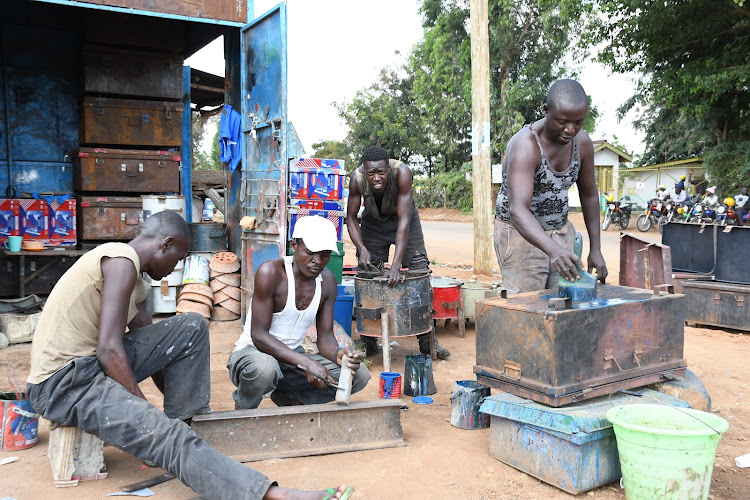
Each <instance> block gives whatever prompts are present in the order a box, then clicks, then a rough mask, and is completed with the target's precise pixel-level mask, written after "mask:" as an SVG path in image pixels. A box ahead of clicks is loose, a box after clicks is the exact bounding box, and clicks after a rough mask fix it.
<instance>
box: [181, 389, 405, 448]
mask: <svg viewBox="0 0 750 500" xmlns="http://www.w3.org/2000/svg"><path fill="white" fill-rule="evenodd" d="M402 404H403V401H401V400H400V399H383V400H375V401H365V402H353V403H350V404H349V406H339V405H335V404H320V405H304V406H287V407H280V408H268V409H258V410H235V411H223V412H215V413H211V414H209V415H198V416H196V417H194V418H193V424H192V427H193V430H194V431H195V432H196V433H197V434H198V435H199V436H200V437H202V438H203V439H205V440H206V441H208V444H210V445H211V446H213V447H214V448H216V449H217V450H219V451H221V452H222V453H224V454H225V455H228V456H230V457H232V458H234V459H235V460H239V461H240V462H252V461H256V460H267V459H270V458H291V457H304V456H311V455H325V454H328V453H341V452H346V451H359V450H374V449H379V448H393V447H396V446H405V443H404V440H403V431H402V428H401V410H400V407H401V405H402Z"/></svg>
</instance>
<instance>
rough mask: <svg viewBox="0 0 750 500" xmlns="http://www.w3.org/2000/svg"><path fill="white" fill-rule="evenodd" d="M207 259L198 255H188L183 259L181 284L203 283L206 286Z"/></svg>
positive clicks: (207, 273)
mask: <svg viewBox="0 0 750 500" xmlns="http://www.w3.org/2000/svg"><path fill="white" fill-rule="evenodd" d="M208 276H209V269H208V259H206V258H205V257H201V256H200V255H188V257H187V259H185V272H184V274H183V280H182V282H183V283H203V284H204V285H208Z"/></svg>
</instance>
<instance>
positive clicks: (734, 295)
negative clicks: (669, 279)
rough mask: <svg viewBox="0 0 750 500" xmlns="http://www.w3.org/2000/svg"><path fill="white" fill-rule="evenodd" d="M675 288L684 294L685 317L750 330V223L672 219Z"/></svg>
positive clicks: (667, 239)
mask: <svg viewBox="0 0 750 500" xmlns="http://www.w3.org/2000/svg"><path fill="white" fill-rule="evenodd" d="M662 242H663V243H664V244H666V245H669V246H670V247H671V248H672V270H673V276H674V281H675V288H678V289H680V290H681V291H682V293H684V294H685V299H686V300H685V321H686V322H687V323H688V324H689V325H711V326H718V327H722V328H731V329H734V330H744V331H750V320H748V318H750V266H748V264H747V253H748V248H750V227H741V226H726V227H721V226H716V225H712V224H708V225H706V224H704V225H700V224H679V223H670V224H667V225H666V226H664V234H663V236H662Z"/></svg>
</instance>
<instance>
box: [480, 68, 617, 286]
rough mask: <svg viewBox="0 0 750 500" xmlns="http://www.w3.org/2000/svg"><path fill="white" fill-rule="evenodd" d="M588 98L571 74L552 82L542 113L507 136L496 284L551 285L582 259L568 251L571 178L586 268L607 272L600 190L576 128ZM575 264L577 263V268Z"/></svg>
mask: <svg viewBox="0 0 750 500" xmlns="http://www.w3.org/2000/svg"><path fill="white" fill-rule="evenodd" d="M587 114H588V97H587V96H586V92H585V91H584V90H583V87H581V85H580V84H579V83H578V82H576V81H574V80H558V81H556V82H555V83H553V84H552V86H551V87H550V89H549V92H548V93H547V102H546V104H545V105H544V118H542V119H541V120H538V121H536V122H534V123H532V124H531V125H527V126H525V127H524V128H523V129H521V130H520V131H519V132H517V133H516V134H515V135H514V136H513V137H512V138H511V139H510V141H509V142H508V145H507V147H506V150H505V158H504V159H503V168H502V185H501V188H500V192H499V193H498V195H497V203H496V204H495V252H496V253H497V260H498V263H499V264H500V272H501V274H502V278H503V287H504V288H506V289H507V290H508V291H509V292H510V293H522V292H531V291H535V290H542V289H545V288H552V287H554V286H556V283H557V277H558V274H559V275H561V276H563V277H564V278H566V279H568V280H571V281H573V280H575V279H577V278H579V277H580V276H579V273H578V269H583V262H582V261H581V259H580V258H578V257H577V256H576V254H575V253H573V238H574V236H575V231H574V229H573V225H572V224H571V223H570V222H569V221H568V189H569V188H570V187H571V186H572V185H573V183H575V184H576V185H577V186H578V192H579V194H580V198H581V206H582V208H583V218H584V221H585V222H586V229H587V231H588V234H589V242H590V249H589V255H588V266H587V268H588V271H589V272H591V271H592V269H596V273H597V275H598V277H599V278H602V279H603V278H605V277H606V276H607V265H606V264H605V262H604V257H603V256H602V252H601V241H600V233H599V193H598V192H597V189H596V181H595V179H594V147H593V144H592V143H591V139H590V138H589V136H588V134H587V133H586V132H585V131H584V130H582V126H583V122H584V120H585V119H586V115H587ZM576 266H577V267H576Z"/></svg>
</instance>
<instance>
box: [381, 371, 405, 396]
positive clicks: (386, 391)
mask: <svg viewBox="0 0 750 500" xmlns="http://www.w3.org/2000/svg"><path fill="white" fill-rule="evenodd" d="M379 395H380V399H398V398H400V397H401V374H400V373H398V372H383V373H381V374H380V394H379Z"/></svg>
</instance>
